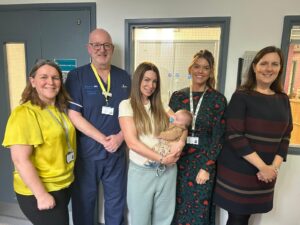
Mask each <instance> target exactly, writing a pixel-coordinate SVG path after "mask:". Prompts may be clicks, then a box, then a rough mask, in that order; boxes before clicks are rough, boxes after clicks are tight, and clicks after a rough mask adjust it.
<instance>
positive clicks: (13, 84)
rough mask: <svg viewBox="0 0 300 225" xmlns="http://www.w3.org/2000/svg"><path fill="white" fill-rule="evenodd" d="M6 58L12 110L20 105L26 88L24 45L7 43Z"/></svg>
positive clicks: (5, 47) (5, 48)
mask: <svg viewBox="0 0 300 225" xmlns="http://www.w3.org/2000/svg"><path fill="white" fill-rule="evenodd" d="M4 45H5V46H4V58H5V59H6V68H5V69H6V74H7V76H8V79H7V80H8V88H9V102H10V109H11V110H12V109H14V108H15V107H16V106H18V105H19V103H20V99H21V98H20V96H21V95H22V91H23V90H24V88H25V86H26V60H25V44H24V43H5V44H4Z"/></svg>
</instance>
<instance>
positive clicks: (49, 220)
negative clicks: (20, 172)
mask: <svg viewBox="0 0 300 225" xmlns="http://www.w3.org/2000/svg"><path fill="white" fill-rule="evenodd" d="M49 193H50V194H51V195H52V196H53V197H54V199H55V202H56V206H55V207H54V208H53V209H49V210H39V209H38V208H37V200H36V198H35V197H34V195H20V194H18V193H16V195H17V200H18V202H19V206H20V208H21V210H22V212H23V213H24V215H25V216H26V217H27V218H28V220H30V222H32V223H33V225H69V211H68V204H69V201H70V197H71V188H70V187H69V188H65V189H62V190H59V191H52V192H49Z"/></svg>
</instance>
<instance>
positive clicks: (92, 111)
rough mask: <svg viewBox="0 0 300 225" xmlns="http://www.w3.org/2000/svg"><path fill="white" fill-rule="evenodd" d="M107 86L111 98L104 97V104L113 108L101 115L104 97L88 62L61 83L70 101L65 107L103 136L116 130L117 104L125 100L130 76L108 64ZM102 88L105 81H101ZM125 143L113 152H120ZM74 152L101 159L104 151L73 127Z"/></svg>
mask: <svg viewBox="0 0 300 225" xmlns="http://www.w3.org/2000/svg"><path fill="white" fill-rule="evenodd" d="M110 76H111V88H110V93H112V97H108V106H109V107H112V108H114V114H113V115H104V114H102V106H106V105H107V104H106V101H105V97H104V96H103V95H102V90H101V87H100V85H99V83H98V81H97V79H96V77H95V75H94V73H93V70H92V68H91V64H87V65H84V66H81V67H78V68H76V69H74V70H72V71H70V72H69V74H68V77H67V80H66V83H65V86H66V89H67V91H68V93H69V94H70V96H71V98H72V100H71V102H70V104H69V109H72V110H75V111H77V112H80V113H81V114H82V116H83V117H84V118H85V119H86V120H87V121H89V122H90V123H91V124H92V125H94V126H95V127H96V128H97V129H98V130H99V131H100V132H102V133H103V134H105V135H107V136H108V135H112V134H117V133H119V132H120V125H119V120H118V115H119V104H120V102H121V101H122V100H124V99H127V98H128V96H129V93H130V83H131V80H130V76H129V75H128V73H127V72H126V71H125V70H122V69H120V68H118V67H116V66H113V65H112V66H111V70H110ZM102 83H103V84H104V86H105V88H107V86H106V84H105V83H104V82H103V81H102ZM124 148H125V144H124V143H123V144H122V145H121V147H120V149H119V150H118V151H117V152H115V153H113V154H115V155H121V154H124V150H123V149H124ZM77 151H78V156H79V157H81V158H89V159H94V160H98V159H104V158H106V156H107V154H110V153H109V152H107V151H106V150H105V149H104V147H103V145H101V144H100V143H98V142H96V141H95V140H93V139H92V138H90V137H88V136H86V135H85V134H83V133H81V132H80V131H78V130H77Z"/></svg>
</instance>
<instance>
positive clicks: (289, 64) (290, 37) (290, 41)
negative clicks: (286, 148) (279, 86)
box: [282, 16, 300, 154]
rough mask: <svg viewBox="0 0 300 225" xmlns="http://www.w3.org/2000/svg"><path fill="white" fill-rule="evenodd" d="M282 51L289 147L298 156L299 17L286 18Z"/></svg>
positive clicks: (299, 95)
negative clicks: (288, 107)
mask: <svg viewBox="0 0 300 225" xmlns="http://www.w3.org/2000/svg"><path fill="white" fill-rule="evenodd" d="M282 50H283V52H284V54H285V60H286V64H285V65H286V66H285V70H284V71H285V72H284V73H285V74H284V75H285V79H284V91H285V92H286V93H287V94H288V96H289V98H290V103H291V109H292V116H293V131H292V135H291V139H290V147H292V149H293V150H296V151H297V152H298V153H299V154H300V17H299V16H287V17H285V21H284V31H283V38H282Z"/></svg>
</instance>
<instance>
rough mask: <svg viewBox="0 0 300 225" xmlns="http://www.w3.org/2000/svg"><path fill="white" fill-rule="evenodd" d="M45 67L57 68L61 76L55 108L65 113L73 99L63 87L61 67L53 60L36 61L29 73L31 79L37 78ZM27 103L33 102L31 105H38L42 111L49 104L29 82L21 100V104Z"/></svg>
mask: <svg viewBox="0 0 300 225" xmlns="http://www.w3.org/2000/svg"><path fill="white" fill-rule="evenodd" d="M44 65H48V66H51V67H53V68H55V69H56V70H57V72H58V74H59V79H60V82H61V87H60V89H59V92H58V94H57V96H56V99H55V106H56V107H57V108H58V109H59V111H61V112H63V111H65V110H66V109H67V105H68V101H70V100H71V98H70V96H69V94H68V93H67V91H66V89H65V87H64V85H63V78H62V72H61V69H60V68H59V66H58V65H57V64H56V63H55V62H53V61H51V60H48V59H39V60H37V61H36V63H35V64H34V66H33V67H32V69H31V71H30V73H29V77H35V75H36V71H37V70H38V69H39V68H41V67H42V66H44ZM27 101H31V103H32V104H33V105H38V106H40V107H41V108H42V109H43V108H45V107H46V106H47V104H46V103H45V102H43V101H42V100H41V99H40V97H39V95H38V93H37V91H36V89H35V88H33V87H32V85H31V82H30V81H29V80H28V82H27V85H26V87H25V89H24V91H23V93H22V98H21V101H20V102H21V104H23V103H25V102H27Z"/></svg>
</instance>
